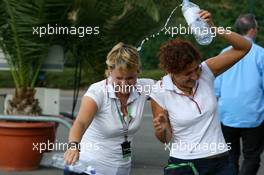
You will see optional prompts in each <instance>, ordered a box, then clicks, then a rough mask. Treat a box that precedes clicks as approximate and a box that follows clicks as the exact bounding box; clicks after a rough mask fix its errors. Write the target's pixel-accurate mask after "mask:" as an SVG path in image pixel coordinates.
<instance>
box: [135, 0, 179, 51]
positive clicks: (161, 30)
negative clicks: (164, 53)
mask: <svg viewBox="0 0 264 175" xmlns="http://www.w3.org/2000/svg"><path fill="white" fill-rule="evenodd" d="M180 6H182V4H180V5H178V6H177V7H175V8H174V9H173V10H172V11H171V13H170V16H169V17H168V18H167V21H166V23H165V25H164V27H162V28H161V29H160V30H159V31H158V32H156V33H155V34H152V35H150V36H149V37H146V38H144V39H143V40H142V41H141V43H140V46H139V47H138V48H137V51H140V50H141V49H142V47H143V45H144V43H145V42H146V41H148V40H150V39H151V38H155V37H156V36H158V35H159V34H160V33H161V32H163V31H164V30H165V29H166V28H167V25H168V23H169V22H170V19H171V17H172V15H173V14H174V12H175V11H176V9H177V8H178V7H180Z"/></svg>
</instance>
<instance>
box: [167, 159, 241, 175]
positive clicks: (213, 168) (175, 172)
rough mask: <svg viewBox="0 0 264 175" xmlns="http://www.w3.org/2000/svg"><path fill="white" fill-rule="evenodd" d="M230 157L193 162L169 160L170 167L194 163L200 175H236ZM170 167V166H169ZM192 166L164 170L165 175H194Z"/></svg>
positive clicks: (194, 160)
mask: <svg viewBox="0 0 264 175" xmlns="http://www.w3.org/2000/svg"><path fill="white" fill-rule="evenodd" d="M229 160H230V159H229V155H223V156H221V157H216V158H202V159H193V160H182V159H177V158H174V157H170V158H169V161H168V163H169V165H170V164H174V165H179V164H182V163H188V162H189V163H192V164H193V165H194V167H195V169H196V170H197V171H198V173H199V175H236V174H235V172H234V168H233V167H232V164H231V163H230V162H229ZM167 167H168V166H167ZM194 174H195V173H194V171H193V169H192V168H191V167H190V166H183V167H180V168H175V169H173V168H171V169H168V168H166V167H165V168H164V175H194Z"/></svg>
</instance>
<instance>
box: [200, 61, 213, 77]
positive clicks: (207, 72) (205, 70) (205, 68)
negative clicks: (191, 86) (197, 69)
mask: <svg viewBox="0 0 264 175" xmlns="http://www.w3.org/2000/svg"><path fill="white" fill-rule="evenodd" d="M201 65H202V74H203V75H204V76H206V77H207V78H209V79H210V80H211V81H214V79H215V76H214V74H213V72H212V71H211V69H210V68H209V67H208V65H207V64H206V62H205V61H204V62H202V64H201Z"/></svg>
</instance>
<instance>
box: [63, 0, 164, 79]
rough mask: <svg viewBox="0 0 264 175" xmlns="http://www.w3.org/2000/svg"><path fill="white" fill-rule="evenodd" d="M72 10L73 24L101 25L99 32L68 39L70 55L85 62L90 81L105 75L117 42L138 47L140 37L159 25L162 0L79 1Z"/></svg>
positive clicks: (83, 63) (75, 59)
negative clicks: (107, 63) (109, 57)
mask: <svg viewBox="0 0 264 175" xmlns="http://www.w3.org/2000/svg"><path fill="white" fill-rule="evenodd" d="M75 2H76V3H75V6H74V8H73V10H72V12H73V14H75V15H74V16H75V18H74V19H73V24H72V25H74V26H76V27H78V26H99V27H100V34H99V35H90V36H86V37H83V38H78V39H76V37H73V38H72V39H70V40H69V41H70V42H69V45H68V48H69V49H68V51H69V53H70V54H69V55H71V57H72V58H73V59H74V61H79V62H82V64H81V65H83V70H84V71H85V73H86V74H93V76H89V77H90V81H89V82H85V84H89V83H92V82H94V81H98V80H99V79H102V78H103V76H104V68H105V64H104V62H105V57H106V55H107V52H109V50H110V49H111V48H112V47H113V46H114V45H115V44H116V43H117V42H120V41H122V42H125V43H129V44H132V45H135V46H137V45H138V44H139V42H140V41H141V39H142V38H143V37H144V36H146V35H148V34H150V33H151V32H152V31H153V30H155V28H157V26H158V21H159V19H160V15H159V5H160V4H159V3H160V2H159V1H155V0H143V1H142V0H77V1H75Z"/></svg>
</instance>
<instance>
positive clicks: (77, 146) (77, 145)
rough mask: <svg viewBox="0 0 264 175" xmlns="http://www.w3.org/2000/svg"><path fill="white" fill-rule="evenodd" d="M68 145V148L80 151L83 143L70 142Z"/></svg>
mask: <svg viewBox="0 0 264 175" xmlns="http://www.w3.org/2000/svg"><path fill="white" fill-rule="evenodd" d="M67 147H68V149H74V150H78V151H79V152H80V150H81V145H80V143H79V142H69V143H68V146H67Z"/></svg>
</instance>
